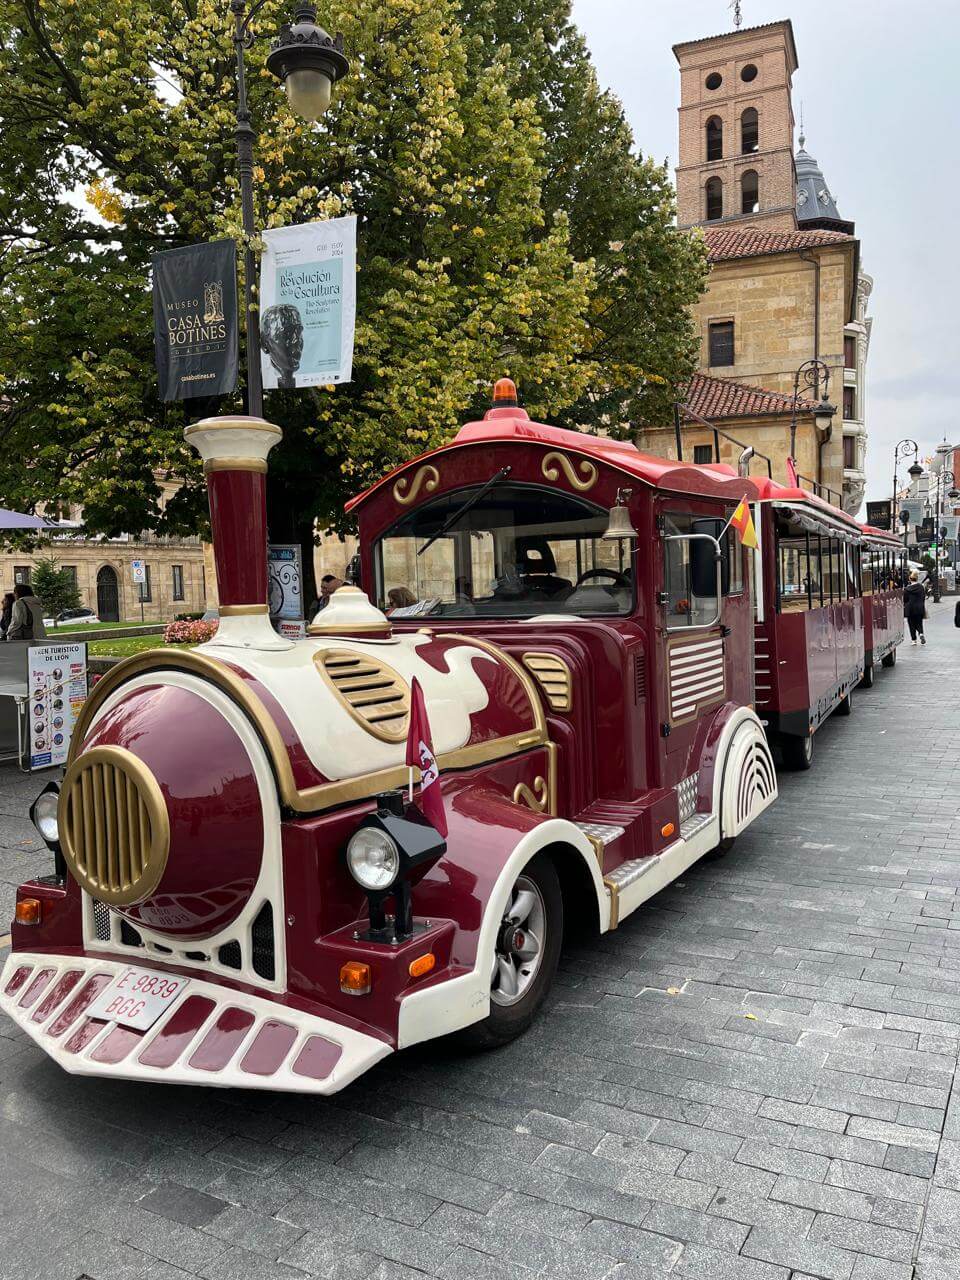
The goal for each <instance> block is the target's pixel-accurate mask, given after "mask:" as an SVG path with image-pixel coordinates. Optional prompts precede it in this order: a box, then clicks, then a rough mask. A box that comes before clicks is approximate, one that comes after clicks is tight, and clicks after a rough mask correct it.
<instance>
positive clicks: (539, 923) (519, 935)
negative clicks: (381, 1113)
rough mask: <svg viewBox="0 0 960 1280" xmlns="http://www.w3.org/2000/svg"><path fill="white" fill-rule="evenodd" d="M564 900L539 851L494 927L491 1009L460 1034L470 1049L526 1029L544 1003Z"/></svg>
mask: <svg viewBox="0 0 960 1280" xmlns="http://www.w3.org/2000/svg"><path fill="white" fill-rule="evenodd" d="M562 939H563V898H562V896H561V893H560V881H559V879H558V877H557V872H556V869H555V868H554V865H553V863H552V862H551V861H550V859H549V858H548V857H547V856H546V855H545V854H538V855H537V856H536V857H535V858H533V859H532V860H531V861H530V862H528V863H527V865H526V866H525V867H524V869H523V871H522V872H521V873H520V875H519V876H518V877H517V879H516V881H515V882H514V885H513V887H512V889H511V890H510V896H509V897H508V899H507V905H506V908H505V910H504V913H503V917H502V919H501V921H500V925H499V928H498V930H497V937H496V943H495V948H494V955H493V965H492V967H491V971H490V1012H489V1014H488V1015H487V1017H486V1018H484V1020H483V1021H482V1022H478V1023H475V1024H474V1025H473V1026H472V1027H466V1028H465V1029H464V1030H463V1031H461V1032H460V1036H459V1038H460V1041H461V1043H463V1044H466V1045H468V1046H469V1047H471V1048H474V1049H493V1048H496V1046H497V1045H501V1044H507V1043H508V1042H509V1041H510V1040H513V1039H514V1038H515V1037H516V1036H518V1035H520V1034H522V1032H524V1031H526V1029H527V1027H529V1026H530V1024H531V1022H532V1021H533V1019H534V1018H535V1017H536V1014H537V1011H538V1009H539V1008H540V1006H541V1005H542V1004H543V1001H544V999H545V998H546V995H547V992H548V991H549V990H550V984H551V982H552V981H553V975H554V974H555V973H556V971H557V962H558V961H559V959H560V944H561V941H562Z"/></svg>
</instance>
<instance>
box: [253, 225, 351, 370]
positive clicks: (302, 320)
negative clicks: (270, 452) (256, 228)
mask: <svg viewBox="0 0 960 1280" xmlns="http://www.w3.org/2000/svg"><path fill="white" fill-rule="evenodd" d="M263 241H264V246H265V247H264V251H263V259H262V262H261V266H260V347H261V350H262V352H263V357H262V370H263V386H264V389H265V390H268V391H271V390H275V389H276V388H278V387H281V388H285V389H289V390H293V389H295V388H297V387H318V386H325V385H327V384H329V383H337V382H349V381H350V379H351V378H352V376H353V333H354V327H355V324H356V317H357V220H356V218H355V217H353V216H351V217H349V218H331V219H329V220H328V221H327V222H308V223H306V224H305V225H304V226H300V227H277V228H274V229H273V230H272V231H264V233H263Z"/></svg>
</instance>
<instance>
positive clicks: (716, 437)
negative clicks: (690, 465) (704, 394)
mask: <svg viewBox="0 0 960 1280" xmlns="http://www.w3.org/2000/svg"><path fill="white" fill-rule="evenodd" d="M683 414H686V415H687V416H688V417H690V418H693V419H694V421H695V422H698V423H699V424H700V426H702V427H707V428H708V429H709V430H710V431H712V432H713V455H714V461H716V462H719V461H720V437H721V436H723V438H724V440H729V441H730V443H731V444H735V445H737V447H738V448H740V449H750V448H752V449H753V456H754V457H755V458H762V459H763V460H764V462H765V463H766V464H767V479H768V480H772V479H773V463H772V462H771V460H770V459H769V458H768V457H767V455H766V454H765V453H761V452H760V450H759V449H758V448H757V447H756V445H749V444H747V442H746V441H745V440H738V439H737V437H736V436H732V435H730V433H729V432H728V431H724V430H723V429H722V428H721V427H718V426H717V424H716V423H715V422H711V421H710V419H709V418H704V417H702V416H701V415H700V414H699V413H697V412H696V411H695V410H693V409H691V408H690V406H689V405H688V404H685V403H684V402H683V401H682V400H675V401H674V405H673V429H674V433H675V435H676V438H677V461H678V462H682V461H683V441H682V434H681V432H682V429H683V426H684V423H683V416H682V415H683Z"/></svg>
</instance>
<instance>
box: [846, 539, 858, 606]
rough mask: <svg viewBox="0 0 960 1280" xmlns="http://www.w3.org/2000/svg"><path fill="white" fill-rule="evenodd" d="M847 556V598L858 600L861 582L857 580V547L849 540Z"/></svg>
mask: <svg viewBox="0 0 960 1280" xmlns="http://www.w3.org/2000/svg"><path fill="white" fill-rule="evenodd" d="M845 550H846V557H847V598H848V599H849V600H856V598H857V596H858V595H859V594H860V589H859V584H858V582H857V578H858V576H859V575H858V573H857V548H856V547H854V546H852V545H851V544H850V543H849V542H848V543H846V544H845Z"/></svg>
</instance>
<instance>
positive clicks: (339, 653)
mask: <svg viewBox="0 0 960 1280" xmlns="http://www.w3.org/2000/svg"><path fill="white" fill-rule="evenodd" d="M313 660H314V663H315V664H316V667H317V670H318V671H319V672H320V674H321V675H322V676H323V678H324V680H326V682H327V684H328V685H329V686H330V688H331V689H332V690H333V691H334V693H335V694H336V695H337V697H338V698H339V699H340V701H341V703H342V704H343V705H344V706H345V707H346V709H347V710H348V711H349V712H350V714H351V715H352V716H353V718H354V720H356V721H357V722H358V723H359V724H361V725H363V727H364V728H365V729H367V730H368V731H369V732H370V733H372V734H373V735H374V737H376V738H379V739H380V740H381V741H382V742H403V741H404V739H405V738H406V736H407V724H408V722H409V719H410V689H409V687H408V685H407V683H406V681H405V680H404V679H403V677H402V676H400V675H398V674H397V672H396V671H394V670H393V668H392V667H388V666H387V664H386V663H385V662H381V661H380V659H379V658H368V657H367V655H366V654H363V653H354V652H353V651H352V650H349V649H324V650H321V652H319V653H317V654H316V655H315V656H314V659H313Z"/></svg>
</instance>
